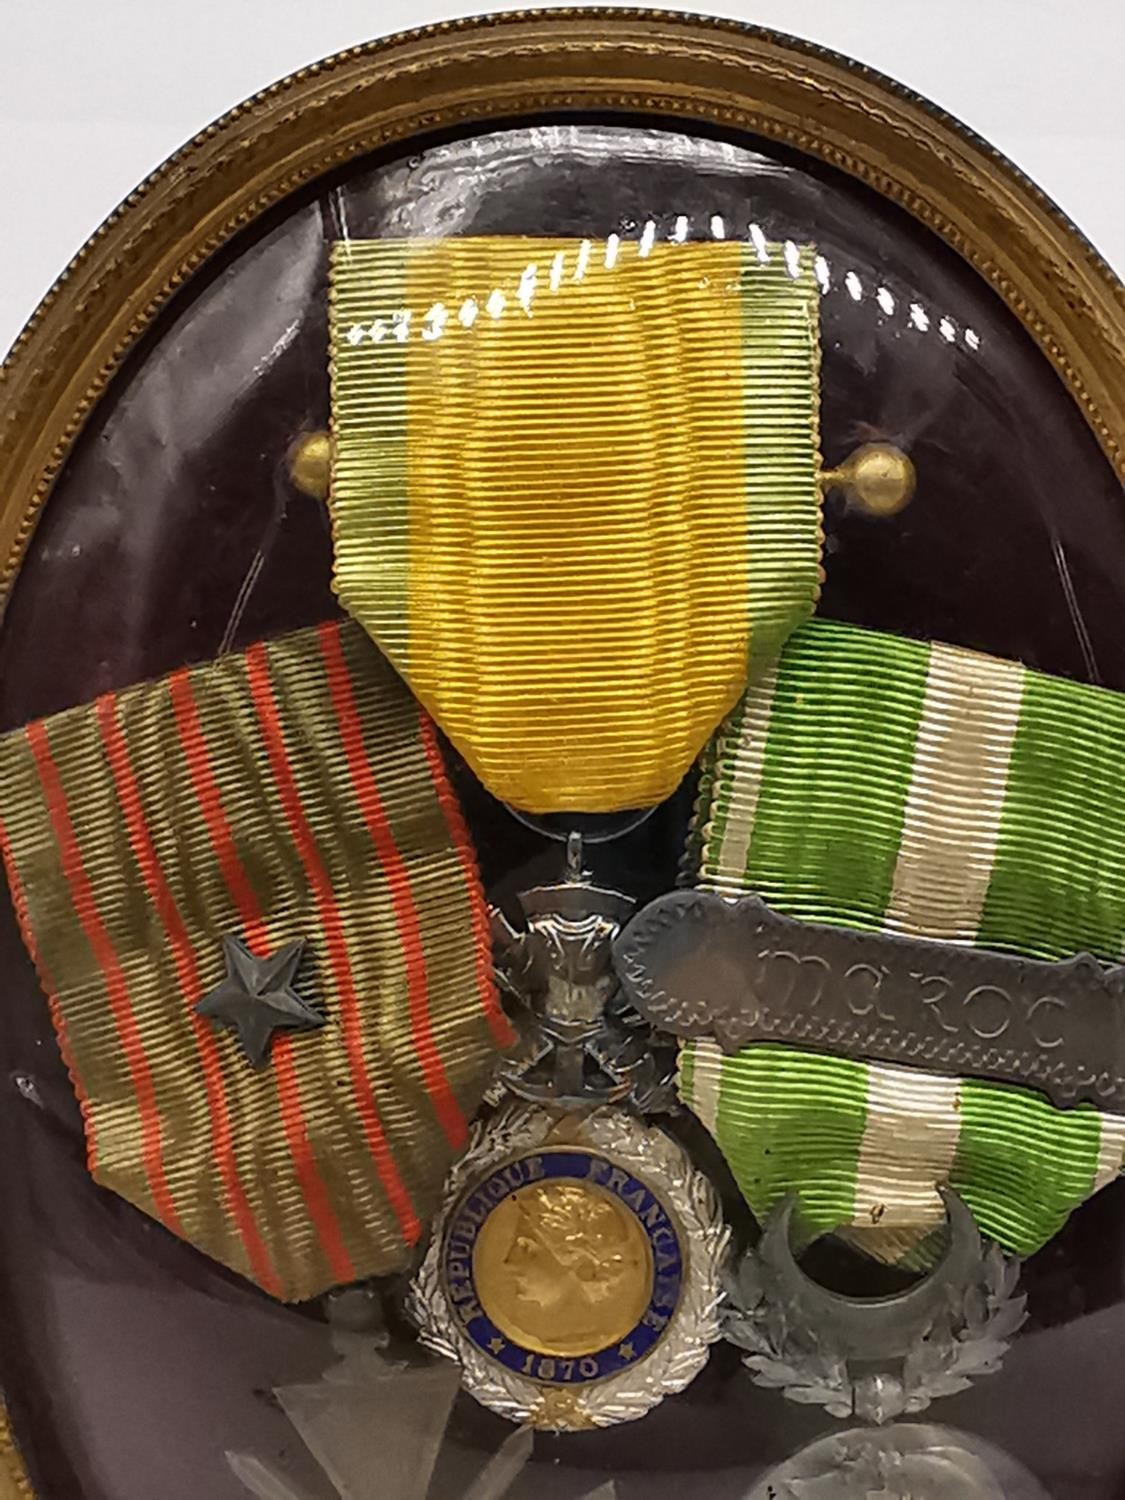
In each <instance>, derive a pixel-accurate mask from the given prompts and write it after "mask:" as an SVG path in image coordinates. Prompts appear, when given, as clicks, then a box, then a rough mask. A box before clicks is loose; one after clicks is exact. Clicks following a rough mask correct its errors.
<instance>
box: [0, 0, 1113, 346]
mask: <svg viewBox="0 0 1125 1500" xmlns="http://www.w3.org/2000/svg"><path fill="white" fill-rule="evenodd" d="M486 4H487V0H481V8H483V7H484V6H485V5H486ZM475 8H476V7H475V6H474V5H473V4H472V3H471V0H470V3H468V4H465V3H461V4H459V3H457V0H96V3H91V0H0V224H2V226H3V227H2V230H0V350H4V349H6V348H7V347H8V345H9V344H10V343H11V341H12V340H13V339H14V338H15V336H16V334H17V333H18V332H19V329H20V327H21V326H22V325H23V323H24V321H25V320H26V319H27V317H28V316H29V315H30V313H31V312H32V310H33V308H34V306H35V304H36V303H37V301H38V300H39V298H40V297H41V296H42V295H43V293H44V292H45V291H46V289H47V287H48V286H49V285H50V283H51V282H52V281H53V280H54V278H55V276H56V275H57V274H58V273H59V271H60V270H61V269H62V267H63V266H64V265H65V264H66V262H67V261H68V260H69V259H70V257H71V255H72V254H73V253H74V252H75V250H77V249H78V247H79V246H80V245H81V243H82V242H83V241H84V240H85V239H86V237H87V236H88V235H89V234H90V233H91V231H92V230H93V229H95V228H96V226H97V225H98V223H99V222H100V221H101V220H102V219H103V218H104V217H105V216H106V214H107V213H109V212H110V210H111V209H112V208H113V207H114V206H115V205H116V204H117V203H118V202H119V201H120V199H122V198H123V197H124V196H125V195H126V194H127V193H128V192H129V191H130V190H131V189H132V188H133V187H134V186H135V185H136V184H137V183H138V182H139V181H140V180H141V178H142V177H144V176H145V175H146V173H147V172H149V171H150V170H151V169H152V168H153V167H154V166H156V165H157V164H158V163H159V162H161V161H162V160H163V159H164V158H165V157H166V156H168V155H169V153H170V152H172V151H174V150H175V149H176V148H177V147H178V146H180V145H181V144H182V143H183V142H184V141H185V140H187V139H188V138H189V137H190V136H192V135H194V134H195V132H196V131H197V130H199V129H200V128H201V127H202V126H204V125H206V124H207V123H208V122H209V121H211V120H212V119H214V118H215V116H217V115H219V114H221V113H222V112H223V111H224V110H226V109H228V108H229V107H230V106H231V105H233V104H236V103H238V102H239V101H240V100H241V99H243V98H245V97H246V96H247V95H249V94H252V93H254V92H256V91H257V90H258V89H259V88H262V87H264V86H265V85H266V84H268V83H271V82H273V80H274V79H276V78H278V77H280V76H282V75H283V74H285V73H288V72H292V71H293V70H294V69H296V68H299V67H301V66H302V65H303V64H304V63H308V62H312V61H315V60H316V59H317V58H320V57H323V56H325V55H327V54H328V53H330V52H334V51H337V50H339V49H340V48H342V47H347V46H351V45H353V44H354V43H357V42H362V41H366V40H369V39H370V38H372V37H374V36H379V35H385V34H386V33H388V32H392V31H397V30H401V29H403V28H405V27H409V26H414V25H421V24H423V23H425V22H427V21H435V20H441V19H444V18H447V17H449V16H456V15H464V14H469V13H471V12H472V11H473V9H475ZM495 8H501V7H499V6H497V7H495ZM678 8H681V9H687V8H692V9H695V8H699V9H706V10H710V11H711V12H713V13H714V14H718V15H726V16H734V17H737V18H739V19H742V20H745V21H752V22H756V23H758V24H761V25H766V26H773V27H775V28H777V29H778V30H782V31H789V32H792V33H794V34H795V35H798V36H803V37H808V38H810V39H812V40H813V41H817V42H820V43H822V44H823V45H825V46H829V47H834V48H836V49H837V50H839V51H841V52H845V53H847V54H849V55H850V56H852V57H855V58H858V59H860V60H861V61H863V62H866V63H870V64H872V65H873V66H874V67H876V68H879V69H881V70H882V71H883V72H885V73H888V74H890V75H891V76H892V77H894V78H897V79H898V80H899V81H900V82H902V83H905V84H908V85H909V86H910V87H911V88H914V89H916V90H917V91H918V92H919V93H921V94H924V95H926V96H928V97H929V98H931V99H933V100H935V101H936V102H937V103H939V104H941V105H942V106H943V107H944V108H946V109H948V110H949V111H950V112H951V113H952V114H954V115H957V116H958V117H959V118H960V119H962V120H963V121H965V122H966V123H967V124H968V125H971V126H972V127H973V128H974V129H975V130H977V131H978V132H979V133H980V134H981V135H983V136H985V137H986V138H987V139H988V140H990V141H991V142H992V143H993V145H995V146H997V147H999V149H1000V150H1002V151H1004V152H1006V153H1007V154H1008V155H1009V156H1010V157H1012V158H1013V160H1015V161H1016V162H1017V163H1018V164H1019V165H1020V166H1021V167H1022V168H1023V169H1024V171H1026V172H1027V173H1028V174H1029V175H1030V176H1031V177H1033V178H1034V179H1035V180H1036V181H1037V182H1038V183H1039V184H1040V186H1041V187H1043V188H1044V189H1045V190H1046V191H1047V192H1048V193H1050V194H1051V196H1052V197H1054V198H1055V199H1056V201H1057V202H1059V203H1060V204H1061V205H1062V207H1063V208H1064V209H1065V210H1066V211H1067V212H1068V213H1069V214H1070V215H1071V217H1072V218H1074V219H1075V220H1076V221H1077V223H1078V224H1079V226H1080V227H1081V228H1082V229H1083V230H1084V231H1085V232H1086V234H1087V235H1088V236H1089V237H1090V238H1091V239H1092V240H1093V241H1094V243H1095V244H1096V245H1097V246H1098V248H1099V249H1100V250H1101V252H1102V254H1103V255H1104V256H1105V257H1106V258H1107V259H1108V260H1109V261H1110V263H1111V264H1112V265H1113V266H1114V267H1115V269H1117V271H1118V272H1119V273H1125V201H1123V193H1122V188H1123V186H1125V172H1123V170H1122V160H1123V156H1125V152H1123V146H1125V107H1123V106H1122V103H1121V98H1122V82H1121V79H1122V67H1123V61H1125V0H698V4H697V6H692V7H687V6H683V7H678Z"/></svg>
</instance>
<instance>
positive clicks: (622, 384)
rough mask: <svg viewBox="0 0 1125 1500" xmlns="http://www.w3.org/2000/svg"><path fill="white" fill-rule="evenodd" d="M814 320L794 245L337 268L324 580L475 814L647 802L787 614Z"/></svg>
mask: <svg viewBox="0 0 1125 1500" xmlns="http://www.w3.org/2000/svg"><path fill="white" fill-rule="evenodd" d="M818 305H819V293H818V289H817V285H816V280H815V277H814V274H813V254H812V251H811V250H810V249H808V248H807V247H806V248H804V249H798V248H797V247H796V246H790V247H788V253H784V252H783V251H782V248H781V247H780V246H778V247H775V253H773V254H771V255H770V256H769V257H768V258H759V254H758V251H757V250H756V248H755V247H754V246H752V245H747V244H742V243H739V242H737V241H732V242H729V243H718V242H715V243H706V244H669V243H662V244H655V245H652V244H645V243H642V242H637V241H633V242H622V241H619V240H618V238H617V237H616V236H612V237H611V239H610V240H609V241H603V242H594V241H590V240H582V241H578V240H566V239H549V240H548V239H521V238H514V237H491V238H464V239H446V240H424V241H423V240H408V241H391V240H386V241H374V240H369V241H356V240H348V241H345V242H343V243H341V244H339V245H337V246H336V247H335V250H334V253H333V257H332V300H331V343H332V422H333V453H334V457H333V474H332V487H331V494H330V509H331V515H332V527H333V536H334V543H335V587H336V590H337V592H338V594H339V597H340V600H341V602H342V604H343V605H344V607H345V608H346V609H347V610H348V611H349V612H350V613H351V614H352V615H353V616H354V617H355V618H356V619H358V620H359V621H360V622H361V624H362V625H363V626H364V628H365V629H366V630H367V631H368V632H369V633H370V634H371V636H372V637H373V638H374V639H375V641H377V642H378V644H379V646H380V647H381V648H382V650H383V651H384V652H385V653H386V655H387V656H388V658H389V659H390V660H391V662H392V663H393V664H394V665H395V667H396V668H397V669H398V671H399V672H401V673H402V675H403V676H404V677H405V679H406V680H407V682H408V683H409V684H410V687H411V689H412V691H413V692H414V693H415V694H416V695H417V697H418V698H419V699H420V700H421V702H422V703H423V704H424V705H425V707H426V708H427V709H428V710H429V711H430V712H431V713H432V714H433V715H434V717H435V718H436V719H437V721H438V723H439V724H440V725H441V726H442V728H443V729H444V730H445V731H446V733H447V734H448V735H449V737H450V739H451V740H452V741H453V743H454V744H455V745H456V746H457V748H458V749H459V750H460V751H461V752H462V754H463V755H464V756H465V758H466V760H467V761H468V763H469V764H470V766H471V767H472V768H473V770H474V771H475V772H476V773H477V775H478V776H479V777H480V779H481V780H482V782H483V783H484V785H485V786H486V787H487V788H488V789H489V790H490V791H491V792H493V793H494V794H495V795H496V796H498V797H500V798H502V799H503V800H504V801H506V802H509V803H511V804H513V805H515V806H518V807H520V808H523V809H526V810H528V811H531V812H537V813H545V812H553V811H559V810H572V811H574V810H577V811H588V812H594V811H603V812H604V811H612V810H617V809H622V808H628V807H642V806H648V805H650V804H652V803H656V802H659V801H661V800H662V799H663V798H665V797H666V796H668V795H669V794H670V793H671V792H672V791H673V790H674V789H675V787H676V786H677V785H678V783H679V781H680V780H681V778H682V777H683V775H684V774H685V773H686V772H687V770H688V769H689V767H690V766H691V764H692V762H693V761H694V760H695V758H696V757H697V755H698V754H699V752H700V750H701V749H702V747H703V745H704V744H705V742H706V740H707V738H708V736H709V735H710V734H711V733H712V732H713V731H714V729H715V728H716V726H717V725H718V724H719V722H720V721H721V719H722V717H723V716H724V714H726V713H727V711H728V710H729V709H730V708H731V707H732V706H733V705H734V703H735V702H736V701H737V699H738V697H739V695H740V693H741V692H742V690H743V687H744V685H745V683H746V681H747V676H748V674H750V675H753V671H754V669H755V668H756V667H757V666H758V665H759V664H761V663H766V662H769V661H771V660H772V659H773V658H774V657H775V656H776V654H777V652H778V650H780V648H781V646H782V644H783V643H784V641H785V640H786V638H787V636H788V634H789V632H790V631H791V630H792V629H793V627H794V626H795V625H797V624H798V623H799V622H800V621H802V620H803V619H805V618H807V617H808V616H809V615H810V614H811V612H812V609H813V606H814V603H815V600H816V597H817V593H818V589H819V558H820V541H821V532H820V499H819V490H818V470H819V456H818V451H817V448H818V408H819V391H818V378H819V345H818V339H817V319H818Z"/></svg>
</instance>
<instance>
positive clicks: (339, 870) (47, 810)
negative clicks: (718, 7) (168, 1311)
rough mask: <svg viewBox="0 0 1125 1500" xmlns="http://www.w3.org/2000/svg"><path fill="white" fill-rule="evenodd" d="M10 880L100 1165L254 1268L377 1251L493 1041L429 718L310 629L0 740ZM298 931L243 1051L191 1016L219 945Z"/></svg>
mask: <svg viewBox="0 0 1125 1500" xmlns="http://www.w3.org/2000/svg"><path fill="white" fill-rule="evenodd" d="M0 782H2V785H3V787H4V793H3V801H2V805H0V819H2V823H0V834H2V839H3V848H4V854H5V860H6V865H7V870H8V876H9V883H10V886H11V889H12V893H13V897H14V900H15V904H16V907H17V911H18V914H19V917H20V922H21V927H22V930H23V934H24V937H25V940H26V942H27V944H28V947H29V949H30V950H31V953H32V956H33V957H34V959H35V961H36V965H37V968H38V972H39V975H40V978H41V980H42V983H43V985H44V988H45V989H46V991H47V993H48V995H49V997H50V1003H51V1013H52V1017H53V1020H54V1023H55V1028H56V1031H57V1034H58V1038H59V1042H60V1045H61V1048H62V1052H63V1055H64V1058H65V1060H66V1063H67V1066H68V1068H69V1070H70V1074H71V1078H72V1081H73V1083H74V1086H75V1089H76V1091H77V1093H78V1096H79V1099H80V1100H81V1104H82V1113H83V1117H84V1121H85V1130H86V1142H87V1151H88V1162H89V1167H90V1170H91V1172H92V1173H93V1175H94V1177H95V1178H96V1180H97V1181H98V1182H100V1183H102V1184H104V1185H105V1186H106V1187H110V1188H112V1189H113V1190H114V1191H115V1192H117V1193H120V1194H121V1195H122V1197H124V1198H127V1199H128V1200H129V1201H130V1202H131V1203H133V1204H135V1205H136V1206H137V1207H138V1208H140V1209H142V1210H143V1211H144V1212H145V1213H148V1214H150V1215H151V1216H152V1217H153V1218H156V1219H158V1220H159V1221H160V1222H161V1223H162V1224H164V1225H165V1226H166V1227H167V1228H169V1229H171V1230H172V1231H173V1232H174V1233H176V1234H178V1235H180V1236H182V1237H183V1238H184V1239H186V1240H188V1241H190V1242H191V1243H192V1244H194V1245H196V1246H198V1247H199V1248H200V1249H201V1250H203V1251H204V1252H205V1253H206V1254H207V1255H209V1256H211V1257H213V1258H214V1259H216V1260H219V1261H221V1262H223V1263H224V1264H225V1265H227V1266H230V1267H231V1268H233V1269H234V1270H236V1271H238V1272H240V1273H241V1274H242V1275H244V1276H246V1277H249V1278H250V1279H252V1280H254V1281H256V1282H258V1283H259V1284H260V1285H261V1286H263V1287H264V1288H265V1289H266V1290H268V1291H269V1292H271V1293H273V1294H274V1295H276V1296H279V1297H282V1298H285V1299H286V1300H301V1299H304V1298H308V1297H311V1296H314V1295H316V1294H317V1293H319V1292H322V1291H324V1290H325V1289H326V1288H328V1287H330V1286H332V1285H334V1284H336V1283H342V1282H349V1281H354V1280H356V1279H358V1278H361V1277H366V1276H372V1275H382V1274H385V1273H387V1272H390V1271H394V1270H397V1269H401V1268H402V1267H403V1266H404V1265H405V1264H406V1263H407V1262H408V1261H409V1259H410V1254H411V1250H412V1247H413V1246H414V1245H415V1243H416V1242H417V1241H418V1239H419V1237H420V1236H421V1234H422V1233H423V1230H424V1226H425V1224H426V1222H427V1221H428V1219H429V1218H430V1216H431V1215H432V1214H433V1213H434V1211H435V1210H436V1208H437V1207H438V1204H439V1201H440V1197H441V1187H442V1182H443V1179H444V1176H445V1173H446V1169H447V1167H448V1166H449V1163H450V1162H451V1160H452V1159H453V1157H454V1155H455V1154H457V1153H458V1152H459V1151H460V1150H461V1149H462V1147H463V1146H464V1144H465V1142H466V1140H467V1121H468V1120H469V1118H471V1116H472V1114H473V1113H474V1111H475V1109H476V1108H477V1105H478V1104H479V1102H480V1098H481V1094H482V1091H483V1089H484V1087H485V1086H486V1084H487V1081H488V1079H489V1077H490V1074H491V1071H492V1068H493V1064H494V1061H495V1054H496V1051H497V1048H498V1047H500V1046H503V1045H507V1043H508V1042H509V1041H510V1040H511V1037H510V1033H509V1029H508V1026H507V1022H506V1021H505V1019H504V1017H503V1014H502V1013H501V1011H500V1010H499V1007H498V1004H497V1000H496V995H495V992H494V990H493V987H492V982H491V968H490V951H489V942H488V928H487V920H486V913H485V906H484V900H483V894H482V890H481V886H480V882H479V879H478V876H477V871H476V866H475V862H474V859H473V854H472V851H471V847H470V844H469V841H468V835H467V833H466V830H465V827H464V825H463V823H462V821H461V816H460V813H459V810H458V808H457V806H456V803H455V802H454V799H453V795H452V792H451V790H450V787H449V785H448V783H447V781H446V779H445V773H444V771H443V769H442V765H441V760H440V755H439V752H438V749H437V746H436V743H435V740H434V732H433V728H432V726H431V725H430V723H429V721H428V720H426V719H425V718H424V717H423V716H422V715H420V713H419V711H418V708H417V705H416V704H415V703H414V702H413V700H412V699H411V698H410V696H409V694H408V693H407V692H406V691H405V689H404V688H403V687H402V685H401V683H400V682H399V681H398V679H397V677H396V676H395V675H394V673H393V672H392V671H391V670H390V669H389V668H388V667H387V666H386V664H385V663H384V662H383V661H382V660H381V658H380V656H379V653H378V652H377V651H376V650H375V648H374V647H373V646H372V645H371V643H370V642H369V641H368V640H367V638H366V637H365V636H364V635H363V633H362V631H360V630H359V628H358V627H357V626H355V625H354V624H352V623H351V622H348V623H347V624H344V625H339V624H337V623H329V624H325V625H323V626H320V627H317V628H314V629H311V630H305V631H300V632H298V633H296V634H294V635H291V636H287V637H284V638H282V639H280V640H277V641H273V642H268V643H265V644H258V645H255V646H252V647H251V648H250V649H249V651H247V652H246V653H245V654H244V655H241V656H227V657H223V658H221V659H220V660H218V661H215V662H212V663H209V664H207V665H205V666H201V667H195V668H191V669H184V670H182V671H179V672H175V673H173V674H172V675H171V676H170V677H167V678H165V679H164V680H162V681H159V682H153V683H147V684H144V685H142V686H139V687H134V688H130V689H128V690H127V691H125V692H122V693H119V694H107V695H106V696H105V697H103V698H100V699H99V700H98V701H97V702H96V703H95V704H92V705H90V706H88V707H82V708H76V709H72V710H68V711H67V712H64V713H60V714H57V715H55V716H54V717H52V718H50V719H47V720H43V721H39V722H37V723H34V724H30V725H28V726H27V727H26V728H25V729H22V730H19V731H18V732H16V733H14V734H11V735H8V736H6V737H5V738H4V739H2V740H0ZM224 934H232V935H237V936H239V937H241V938H242V940H243V941H244V942H245V943H246V945H247V946H248V947H249V948H250V949H251V950H252V951H253V952H255V953H257V954H258V955H259V956H265V955H267V954H272V953H274V952H276V951H277V949H279V948H280V947H282V946H283V945H284V944H286V943H288V942H291V941H293V940H295V939H298V938H304V939H306V941H307V943H308V946H309V951H310V953H311V959H312V962H311V965H310V968H311V970H312V973H311V975H310V976H309V979H308V985H309V990H308V997H309V1000H310V1002H311V1003H313V1004H314V1005H315V1006H316V1007H317V1008H318V1009H319V1010H320V1011H321V1012H322V1013H323V1014H324V1015H325V1016H326V1018H327V1024H326V1026H325V1027H324V1028H323V1029H322V1030H319V1031H315V1032H307V1033H304V1034H299V1035H298V1034H296V1033H293V1032H278V1033H275V1036H274V1040H273V1046H272V1052H271V1055H270V1063H269V1066H268V1067H267V1068H265V1069H264V1070H261V1071H257V1070H255V1069H254V1068H252V1067H251V1066H250V1064H249V1063H248V1062H247V1060H246V1058H245V1057H244V1056H243V1055H242V1053H241V1052H240V1050H239V1048H238V1044H237V1041H236V1038H235V1037H234V1036H233V1035H232V1034H231V1033H230V1032H228V1031H226V1030H221V1029H216V1028H214V1027H213V1026H212V1025H211V1024H210V1023H208V1022H207V1021H205V1020H203V1019H202V1018H201V1017H199V1016H198V1015H196V1013H195V1010H194V1007H195V1005H196V1003H197V1002H198V1000H199V999H200V997H201V996H203V995H205V994H206V993H207V992H208V991H209V990H211V989H212V988H213V987H214V986H216V985H217V984H218V983H219V981H220V980H221V979H222V978H223V975H224V960H223V951H222V937H223V935H224Z"/></svg>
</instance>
